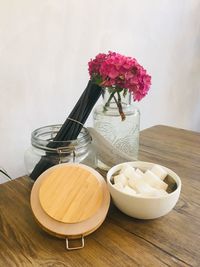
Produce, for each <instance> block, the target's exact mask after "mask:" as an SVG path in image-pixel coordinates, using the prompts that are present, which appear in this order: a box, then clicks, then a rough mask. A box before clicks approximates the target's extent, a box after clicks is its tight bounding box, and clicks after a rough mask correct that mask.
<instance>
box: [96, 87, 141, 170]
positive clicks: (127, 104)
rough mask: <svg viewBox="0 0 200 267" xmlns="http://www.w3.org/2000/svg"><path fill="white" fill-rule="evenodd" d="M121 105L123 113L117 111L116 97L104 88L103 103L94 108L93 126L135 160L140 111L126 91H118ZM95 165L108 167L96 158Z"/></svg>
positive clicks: (137, 147) (103, 167)
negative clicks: (123, 117)
mask: <svg viewBox="0 0 200 267" xmlns="http://www.w3.org/2000/svg"><path fill="white" fill-rule="evenodd" d="M119 94H120V96H119V97H120V100H121V107H122V110H123V113H124V115H125V119H124V120H122V116H120V113H119V107H118V106H117V104H116V98H115V99H114V98H111V100H110V101H109V99H110V96H111V92H110V91H109V89H107V88H105V89H104V93H103V104H102V105H99V106H97V107H96V108H95V110H94V113H93V122H94V128H95V130H97V131H98V132H99V133H100V134H101V135H102V136H103V137H104V138H105V139H106V140H107V141H109V142H110V143H111V144H112V145H113V146H114V147H116V148H117V149H118V150H119V151H122V152H125V153H126V154H127V155H129V156H131V157H132V158H133V159H135V160H137V157H138V149H139V130H140V112H139V109H138V108H137V107H136V106H135V105H134V104H133V103H132V101H133V100H132V96H131V94H130V93H129V92H128V91H127V92H126V93H125V94H124V92H123V91H121V92H120V93H119ZM97 160H98V161H97V162H98V163H97V165H98V167H99V168H101V169H109V168H110V167H112V166H108V165H107V164H106V162H102V161H100V160H99V159H98V153H97Z"/></svg>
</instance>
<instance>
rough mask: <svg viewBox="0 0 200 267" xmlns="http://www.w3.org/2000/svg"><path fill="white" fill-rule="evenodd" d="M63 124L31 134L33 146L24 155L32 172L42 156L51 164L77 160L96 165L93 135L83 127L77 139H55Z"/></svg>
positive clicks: (27, 167)
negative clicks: (92, 142) (92, 141)
mask: <svg viewBox="0 0 200 267" xmlns="http://www.w3.org/2000/svg"><path fill="white" fill-rule="evenodd" d="M61 126H62V125H50V126H45V127H41V128H39V129H36V130H34V131H33V132H32V134H31V144H32V146H31V147H30V148H28V149H27V151H26V152H25V156H24V161H25V167H26V170H27V172H28V174H31V173H32V171H33V169H34V167H35V166H36V165H37V163H38V162H39V161H40V160H41V158H43V159H45V160H48V163H50V165H51V166H53V165H56V164H60V163H66V162H76V163H83V164H86V165H88V166H91V167H94V166H95V165H96V156H95V152H94V150H93V148H92V144H91V140H92V139H91V136H90V134H89V132H88V130H87V128H85V127H83V128H82V130H81V132H80V134H79V135H78V137H77V139H76V140H68V141H53V139H54V137H55V136H56V134H57V133H58V131H59V130H60V128H61Z"/></svg>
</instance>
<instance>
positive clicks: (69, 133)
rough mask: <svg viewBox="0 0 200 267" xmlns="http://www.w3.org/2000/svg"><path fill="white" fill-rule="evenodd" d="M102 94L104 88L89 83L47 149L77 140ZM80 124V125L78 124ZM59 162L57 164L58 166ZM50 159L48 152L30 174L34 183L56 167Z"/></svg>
mask: <svg viewBox="0 0 200 267" xmlns="http://www.w3.org/2000/svg"><path fill="white" fill-rule="evenodd" d="M101 94H102V88H101V87H100V86H98V85H97V84H94V83H92V82H91V81H89V82H88V85H87V87H86V89H85V90H84V91H83V93H82V95H81V97H80V98H79V100H78V102H77V103H76V105H75V106H74V108H73V110H72V111H71V113H70V114H69V116H68V118H69V119H68V118H67V119H66V120H65V122H64V123H63V125H62V127H61V128H60V130H59V131H58V133H57V134H56V136H55V137H54V139H53V141H56V142H55V143H54V142H50V143H49V144H48V145H47V147H50V148H57V147H60V146H61V144H60V143H59V141H68V140H76V139H77V137H78V135H79V133H80V131H81V129H82V127H83V125H84V123H85V122H86V120H87V118H88V116H89V114H90V112H91V111H92V108H93V107H94V105H95V103H96V102H97V100H98V99H99V97H100V95H101ZM77 122H79V123H77ZM58 163H59V162H57V164H58ZM55 164H56V163H55V162H52V161H51V160H50V159H49V157H48V152H46V155H45V156H42V158H41V159H40V161H39V162H38V163H37V165H36V166H35V168H34V169H33V171H32V173H31V174H30V177H31V179H33V180H34V181H35V180H36V179H37V178H38V177H39V176H40V174H42V173H43V172H44V171H45V170H47V169H48V168H50V167H52V166H53V165H55Z"/></svg>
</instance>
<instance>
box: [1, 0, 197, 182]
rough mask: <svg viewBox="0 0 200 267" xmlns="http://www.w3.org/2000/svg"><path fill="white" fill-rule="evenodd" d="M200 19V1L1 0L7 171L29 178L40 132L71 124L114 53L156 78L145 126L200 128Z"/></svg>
mask: <svg viewBox="0 0 200 267" xmlns="http://www.w3.org/2000/svg"><path fill="white" fill-rule="evenodd" d="M199 14H200V1H199V0H174V1H172V0H171V1H170V0H101V1H99V0H29V1H27V0H6V1H5V0H0V166H3V167H4V168H6V169H7V171H8V172H9V173H10V174H11V175H12V176H13V177H17V176H20V175H23V174H24V173H25V169H24V163H23V154H24V151H25V150H26V148H27V147H28V146H29V145H30V134H31V132H32V130H34V129H35V128H38V127H41V126H44V125H48V124H54V123H62V122H63V121H64V120H65V118H66V116H67V115H68V113H69V112H70V111H71V109H72V108H73V106H74V104H75V102H76V100H77V99H78V98H79V96H80V94H81V93H82V91H83V90H84V89H85V86H86V84H87V81H88V72H87V62H88V60H89V59H90V58H93V57H94V56H95V55H96V54H97V53H99V52H107V51H108V50H112V51H116V52H119V53H122V54H125V55H129V56H133V57H135V58H136V59H137V60H138V62H139V63H140V64H142V65H143V66H144V67H145V68H146V69H147V70H148V72H149V73H150V74H151V75H152V87H151V91H150V92H149V95H148V96H147V97H146V98H145V99H144V100H142V101H141V102H140V103H138V106H139V108H140V110H141V128H146V127H149V126H152V125H155V124H167V125H171V126H176V127H180V128H186V129H191V130H194V131H200V19H199ZM88 123H89V124H91V117H90V119H89V121H88Z"/></svg>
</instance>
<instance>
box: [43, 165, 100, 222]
mask: <svg viewBox="0 0 200 267" xmlns="http://www.w3.org/2000/svg"><path fill="white" fill-rule="evenodd" d="M58 166H59V168H58ZM42 177H43V181H42V183H41V185H40V189H39V200H40V204H41V206H42V208H43V210H44V211H45V212H46V213H47V214H48V215H49V216H50V217H52V218H53V219H55V220H57V221H59V222H64V223H78V222H82V221H84V220H86V219H88V218H90V217H92V216H93V215H94V214H95V213H96V212H97V210H98V209H99V207H100V205H101V203H102V196H103V192H102V187H101V183H100V182H99V180H98V179H97V178H96V176H95V175H94V174H93V173H91V172H90V171H89V170H87V169H85V168H83V167H82V165H80V166H78V165H63V164H62V165H57V166H56V167H55V168H51V169H49V170H48V171H46V172H45V173H44V174H43V175H42Z"/></svg>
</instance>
